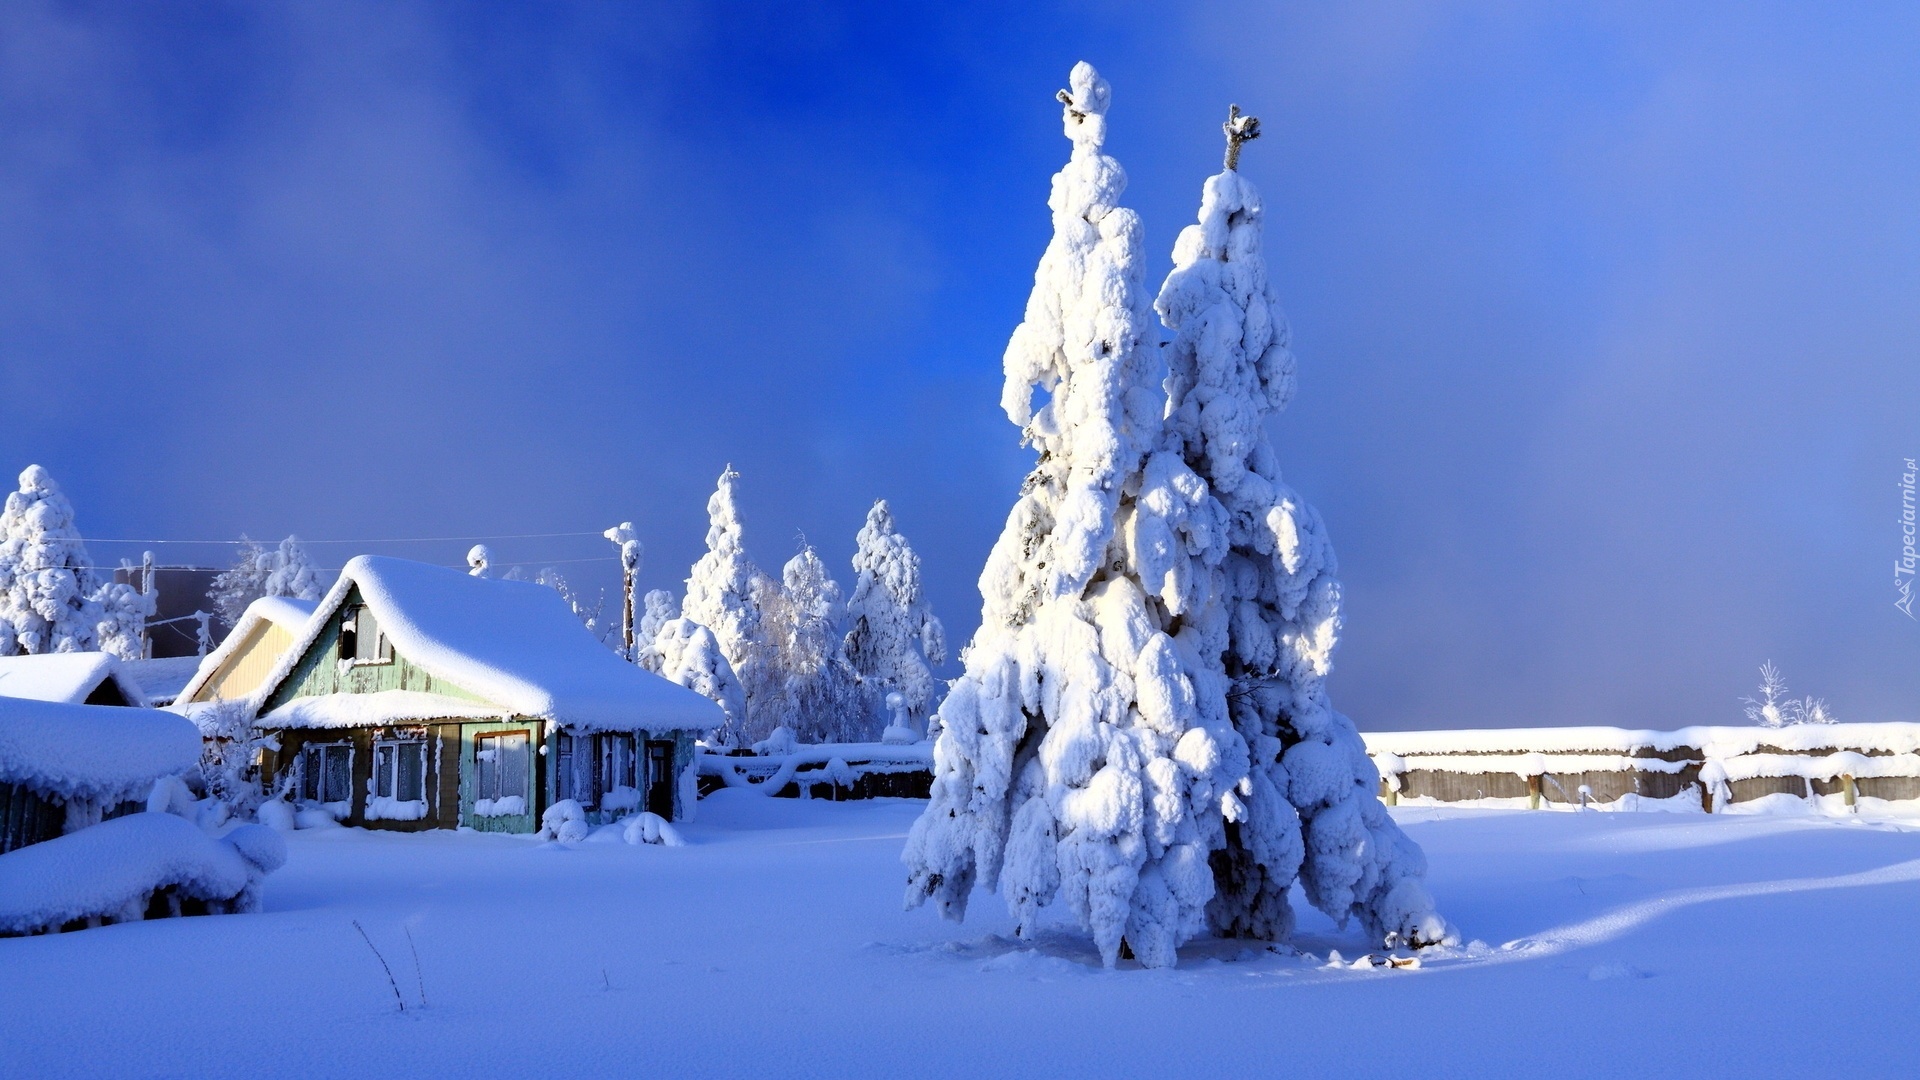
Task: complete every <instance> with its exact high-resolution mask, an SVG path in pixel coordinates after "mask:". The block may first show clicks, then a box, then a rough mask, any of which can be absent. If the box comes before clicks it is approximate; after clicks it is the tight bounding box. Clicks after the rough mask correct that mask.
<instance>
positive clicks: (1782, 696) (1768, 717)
mask: <svg viewBox="0 0 1920 1080" xmlns="http://www.w3.org/2000/svg"><path fill="white" fill-rule="evenodd" d="M1786 694H1787V680H1786V678H1785V677H1784V676H1782V675H1781V674H1780V669H1779V668H1777V667H1774V666H1773V661H1771V660H1769V661H1767V662H1766V663H1764V664H1761V665H1760V696H1759V697H1758V698H1742V699H1740V700H1741V701H1742V702H1743V703H1744V704H1745V705H1746V707H1747V719H1748V720H1751V721H1753V722H1754V723H1756V724H1759V725H1760V726H1761V727H1774V728H1777V727H1790V726H1792V725H1794V724H1831V723H1834V722H1835V721H1836V720H1838V719H1839V717H1837V716H1835V715H1834V714H1833V711H1832V710H1831V709H1828V708H1827V702H1826V699H1824V698H1816V697H1804V698H1790V697H1787V696H1786Z"/></svg>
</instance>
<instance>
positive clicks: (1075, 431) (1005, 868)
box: [903, 63, 1247, 967]
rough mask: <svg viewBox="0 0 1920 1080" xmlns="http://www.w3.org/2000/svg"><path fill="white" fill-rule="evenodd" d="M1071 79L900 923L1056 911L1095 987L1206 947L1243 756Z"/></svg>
mask: <svg viewBox="0 0 1920 1080" xmlns="http://www.w3.org/2000/svg"><path fill="white" fill-rule="evenodd" d="M1070 78H1071V81H1070V87H1071V88H1070V89H1069V90H1064V91H1061V93H1060V95H1059V97H1060V100H1061V101H1062V103H1063V104H1064V106H1065V108H1064V110H1063V114H1062V123H1063V125H1064V127H1065V132H1066V135H1067V137H1068V138H1069V139H1070V140H1071V141H1072V144H1073V152H1072V156H1071V157H1070V159H1069V160H1068V162H1067V165H1066V166H1065V167H1064V168H1063V169H1061V171H1060V172H1059V173H1057V174H1056V175H1055V176H1054V178H1053V189H1052V195H1051V197H1050V198H1049V200H1048V205H1049V207H1050V208H1051V209H1052V211H1053V226H1054V235H1053V239H1052V241H1051V243H1049V245H1048V247H1047V251H1046V254H1045V255H1044V256H1043V257H1042V259H1041V262H1040V265H1039V268H1038V270H1037V271H1036V272H1035V275H1034V288H1033V292H1032V295H1031V296H1030V298H1029V299H1028V302H1027V309H1026V315H1025V318H1024V321H1022V323H1021V324H1020V325H1019V326H1018V327H1017V328H1016V329H1015V330H1014V332H1013V336H1012V339H1011V340H1010V341H1009V342H1008V345H1007V351H1006V358H1005V370H1006V383H1005V391H1004V393H1003V395H1002V399H1001V405H1002V407H1003V408H1004V409H1005V411H1006V413H1007V416H1008V418H1009V419H1011V420H1012V421H1013V422H1014V423H1016V424H1018V425H1020V426H1021V428H1022V436H1023V439H1024V441H1025V442H1026V443H1027V444H1029V445H1031V446H1032V447H1033V448H1034V449H1035V450H1036V451H1037V453H1038V455H1039V461H1038V463H1037V464H1036V466H1035V468H1034V470H1033V472H1032V473H1030V474H1029V475H1028V477H1027V479H1026V481H1025V483H1024V484H1023V485H1022V489H1021V493H1020V497H1019V499H1018V501H1017V502H1016V503H1015V504H1014V507H1013V510H1012V512H1011V514H1010V515H1009V516H1008V519H1007V524H1006V528H1005V530H1004V531H1003V532H1002V534H1001V536H1000V539H999V541H998V542H997V543H996V544H995V546H994V549H993V552H992V554H991V555H990V556H989V558H988V561H987V566H986V568H985V570H984V571H983V572H982V574H981V578H980V591H981V595H982V599H983V604H982V618H981V628H980V630H979V633H978V634H977V635H976V636H975V638H974V640H973V642H972V644H971V645H970V646H969V647H968V649H967V651H966V654H965V660H966V670H965V672H964V674H962V676H961V677H960V679H959V680H958V681H956V682H955V684H954V686H953V689H952V691H951V692H950V693H949V694H948V695H947V698H946V700H945V701H944V702H943V703H942V704H941V706H940V710H939V714H938V719H939V724H940V736H939V739H938V740H937V742H936V743H935V748H934V773H935V775H934V783H933V791H932V798H931V801H930V803H929V805H928V808H927V810H926V812H925V814H923V815H922V817H921V818H920V819H919V820H918V821H917V822H916V823H915V824H914V827H913V829H912V832H911V833H910V835H909V838H908V841H907V849H906V851H905V853H904V855H903V860H904V861H905V862H906V864H907V870H908V884H907V891H906V899H907V903H908V905H909V906H914V905H917V904H920V903H922V902H925V901H927V900H933V901H934V902H935V903H936V904H937V905H938V906H939V907H940V909H941V910H942V912H943V913H945V914H946V915H948V916H949V917H951V918H956V919H957V918H961V917H964V915H965V911H966V904H967V898H968V895H969V893H970V892H971V891H972V889H973V887H974V885H975V884H976V882H977V883H979V884H981V885H984V886H985V887H987V888H988V889H990V890H997V891H999V892H1000V893H1001V894H1002V896H1003V898H1004V899H1005V901H1006V903H1007V905H1008V907H1009V909H1010V910H1011V912H1012V913H1013V915H1014V918H1015V921H1016V922H1017V924H1018V927H1019V930H1020V932H1021V933H1022V934H1031V933H1033V932H1034V931H1035V930H1036V928H1037V923H1038V920H1039V918H1040V913H1041V909H1043V908H1046V907H1048V906H1049V905H1051V904H1053V903H1054V902H1056V901H1059V902H1061V906H1063V907H1064V908H1065V910H1066V912H1067V913H1068V914H1069V915H1071V916H1072V917H1073V919H1074V920H1075V921H1076V922H1078V923H1079V924H1080V925H1081V926H1082V927H1084V928H1086V929H1087V930H1089V931H1090V932H1091V933H1092V935H1093V939H1094V942H1095V944H1096V945H1097V946H1098V948H1099V950H1100V954H1101V957H1102V959H1103V961H1104V962H1105V963H1106V964H1107V965H1109V966H1112V965H1113V964H1114V963H1115V962H1117V960H1118V959H1119V958H1120V956H1121V954H1122V951H1123V942H1124V944H1125V946H1127V947H1130V948H1131V951H1132V952H1133V953H1134V954H1135V955H1136V956H1137V957H1138V958H1139V959H1140V961H1141V962H1142V963H1144V964H1147V965H1149V966H1156V967H1159V966H1167V965H1170V964H1172V963H1173V962H1174V960H1175V949H1176V948H1177V946H1178V945H1179V944H1180V943H1181V942H1183V941H1185V940H1187V939H1188V938H1190V937H1192V936H1193V935H1194V934H1196V933H1199V932H1201V931H1202V930H1204V929H1205V928H1206V906H1207V903H1208V901H1209V900H1211V899H1212V896H1213V873H1212V870H1211V868H1210V866H1209V864H1208V853H1209V852H1210V851H1212V850H1213V849H1215V848H1218V847H1221V846H1223V844H1224V839H1223V835H1222V825H1223V821H1225V820H1228V819H1234V818H1237V817H1238V815H1240V814H1241V813H1242V812H1243V807H1242V806H1241V804H1240V802H1239V799H1238V797H1237V795H1236V793H1235V791H1234V787H1235V785H1236V784H1237V783H1238V782H1239V781H1240V780H1241V779H1242V778H1243V777H1244V776H1245V774H1246V762H1247V756H1246V748H1245V746H1244V745H1243V744H1242V742H1241V740H1240V737H1239V736H1238V734H1236V733H1235V731H1234V729H1233V725H1232V722H1231V720H1230V718H1229V717H1228V716H1227V715H1226V710H1225V707H1224V702H1225V692H1224V688H1223V687H1221V686H1220V685H1218V678H1217V676H1215V675H1214V673H1213V672H1214V670H1215V669H1216V668H1217V666H1218V651H1217V650H1215V651H1214V652H1213V653H1212V654H1211V657H1210V656H1209V653H1208V652H1207V648H1208V647H1209V645H1210V644H1211V643H1209V642H1207V641H1205V640H1202V639H1200V638H1198V637H1197V636H1196V635H1195V634H1194V633H1193V631H1192V630H1191V629H1190V628H1187V627H1185V626H1183V625H1182V622H1183V620H1182V618H1181V616H1182V615H1183V614H1184V613H1185V612H1186V611H1187V610H1188V609H1189V608H1190V606H1192V605H1193V604H1194V603H1195V602H1196V601H1197V600H1198V599H1199V598H1200V597H1201V596H1203V595H1204V593H1205V591H1206V587H1207V585H1208V581H1207V580H1206V572H1205V565H1204V560H1205V558H1206V557H1207V556H1208V555H1209V554H1210V553H1213V552H1214V551H1215V550H1216V549H1217V547H1218V545H1219V543H1220V522H1219V521H1218V520H1217V507H1216V505H1215V504H1213V503H1212V502H1211V500H1208V499H1207V498H1206V490H1205V485H1204V484H1203V483H1202V482H1201V481H1200V480H1199V479H1198V477H1196V476H1194V475H1193V473H1192V472H1191V471H1190V470H1188V469H1187V468H1186V466H1185V465H1184V464H1183V463H1182V461H1181V459H1180V457H1179V455H1178V454H1174V453H1167V452H1160V453H1155V451H1156V450H1158V449H1159V447H1160V442H1161V435H1162V428H1163V418H1164V417H1163V414H1164V409H1165V396H1164V392H1163V389H1162V385H1161V384H1162V382H1163V380H1164V376H1165V366H1164V364H1163V363H1162V361H1161V359H1160V356H1159V352H1160V350H1159V343H1158V340H1157V338H1158V331H1157V327H1156V326H1155V322H1154V317H1153V310H1152V301H1151V297H1150V295H1149V294H1148V293H1147V291H1146V288H1145V285H1144V276H1145V272H1144V262H1145V256H1144V253H1143V251H1142V243H1141V228H1140V221H1139V218H1138V217H1137V216H1136V215H1135V214H1134V213H1133V211H1131V210H1128V209H1125V208H1122V207H1120V206H1119V205H1118V201H1119V198H1120V194H1121V192H1122V190H1123V189H1124V188H1125V185H1126V174H1125V173H1124V172H1122V171H1121V168H1120V166H1119V164H1118V163H1117V162H1115V161H1114V160H1113V158H1111V157H1109V156H1107V155H1106V154H1105V153H1103V152H1102V146H1103V143H1104V142H1105V138H1106V127H1107V106H1108V101H1109V96H1110V95H1109V89H1108V86H1107V84H1106V82H1105V81H1104V80H1102V79H1101V78H1100V76H1099V75H1098V74H1097V73H1096V72H1095V71H1094V70H1093V68H1092V67H1090V66H1089V65H1087V64H1084V63H1082V64H1078V65H1076V66H1075V67H1074V69H1073V73H1072V75H1071V77H1070ZM1036 392H1037V395H1036ZM1036 396H1038V398H1039V400H1036ZM1196 567H1198V568H1199V569H1198V571H1196Z"/></svg>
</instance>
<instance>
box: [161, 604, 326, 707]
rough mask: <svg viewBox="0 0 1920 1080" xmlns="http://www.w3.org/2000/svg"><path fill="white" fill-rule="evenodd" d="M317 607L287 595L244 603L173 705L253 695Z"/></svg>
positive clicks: (234, 698) (230, 699)
mask: <svg viewBox="0 0 1920 1080" xmlns="http://www.w3.org/2000/svg"><path fill="white" fill-rule="evenodd" d="M318 606H319V602H318V601H314V600H296V599H294V598H293V597H290V596H263V597H261V598H260V599H258V600H255V601H254V602H253V603H251V604H248V605H247V608H246V611H245V613H244V614H242V615H241V616H240V619H239V621H238V622H236V623H234V625H233V630H232V631H231V632H229V633H228V634H227V637H226V640H224V641H222V642H221V643H220V647H219V648H217V649H215V650H213V651H212V652H210V653H208V654H207V655H206V656H204V657H202V658H201V660H200V666H199V668H198V669H197V670H196V671H195V672H194V673H193V677H192V678H191V679H188V680H187V684H186V685H185V686H184V687H182V688H181V689H180V692H179V695H178V696H177V697H175V698H174V704H176V705H192V704H201V703H205V702H212V701H239V700H243V699H245V698H246V697H248V696H249V695H251V694H252V693H253V692H254V691H255V690H258V689H259V688H260V684H261V683H262V682H264V681H266V678H267V676H268V675H269V674H271V673H272V672H273V669H274V665H276V664H278V663H279V662H280V657H281V656H282V654H284V653H285V652H286V651H287V650H288V649H289V648H291V647H292V646H293V642H294V639H295V638H296V637H298V636H299V634H300V632H301V631H302V630H304V629H306V626H307V620H308V619H310V618H312V617H313V611H314V609H315V608H316V607H318Z"/></svg>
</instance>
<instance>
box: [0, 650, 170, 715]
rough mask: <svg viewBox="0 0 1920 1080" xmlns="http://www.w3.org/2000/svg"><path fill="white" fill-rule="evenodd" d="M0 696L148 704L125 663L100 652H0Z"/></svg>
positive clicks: (72, 701)
mask: <svg viewBox="0 0 1920 1080" xmlns="http://www.w3.org/2000/svg"><path fill="white" fill-rule="evenodd" d="M0 697H15V698H29V699H31V700H34V701H55V702H61V703H63V704H67V705H122V706H133V707H144V706H145V705H146V704H147V698H146V695H145V694H144V693H142V692H141V690H140V684H139V683H138V682H136V681H135V680H134V679H133V677H132V676H131V675H130V674H129V673H128V672H127V670H126V667H125V665H123V664H122V663H121V662H120V661H119V660H118V659H116V658H115V657H114V656H113V655H112V654H111V653H103V652H69V653H40V654H37V655H33V656H0Z"/></svg>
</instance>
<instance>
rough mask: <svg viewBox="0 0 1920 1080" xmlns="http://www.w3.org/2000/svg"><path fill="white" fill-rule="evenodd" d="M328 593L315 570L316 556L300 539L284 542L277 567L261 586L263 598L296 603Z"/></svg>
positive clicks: (279, 551)
mask: <svg viewBox="0 0 1920 1080" xmlns="http://www.w3.org/2000/svg"><path fill="white" fill-rule="evenodd" d="M325 594H326V589H325V587H324V586H323V585H322V584H321V582H320V574H319V572H318V571H316V570H315V569H314V568H313V557H312V556H310V555H308V554H307V549H306V548H305V547H303V546H302V545H301V543H300V538H299V537H297V536H289V537H287V538H286V539H285V540H282V541H280V549H279V550H278V551H277V552H275V553H274V560H273V568H272V570H271V571H270V572H269V573H268V574H267V578H266V581H264V582H263V583H262V584H261V595H262V596H286V597H291V598H292V599H295V600H318V599H320V597H321V596H323V595H325Z"/></svg>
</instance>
